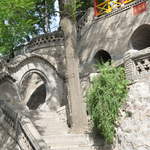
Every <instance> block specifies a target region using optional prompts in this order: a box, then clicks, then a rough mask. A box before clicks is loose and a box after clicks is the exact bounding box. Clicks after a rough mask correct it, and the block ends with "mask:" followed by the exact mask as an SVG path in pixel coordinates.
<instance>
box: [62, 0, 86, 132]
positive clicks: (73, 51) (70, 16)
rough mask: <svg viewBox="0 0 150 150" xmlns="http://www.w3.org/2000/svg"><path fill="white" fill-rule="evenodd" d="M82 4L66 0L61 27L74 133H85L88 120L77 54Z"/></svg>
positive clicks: (71, 122) (73, 0)
mask: <svg viewBox="0 0 150 150" xmlns="http://www.w3.org/2000/svg"><path fill="white" fill-rule="evenodd" d="M80 6H81V3H78V1H77V0H66V1H65V4H64V10H63V11H64V12H65V15H64V16H63V18H62V19H61V27H62V30H63V31H64V35H65V54H66V70H67V88H68V106H69V112H70V124H71V129H72V132H73V133H83V132H85V131H86V130H87V126H88V121H87V115H86V108H85V104H84V102H83V96H82V92H81V87H80V79H79V58H78V55H77V32H76V16H77V9H78V7H80Z"/></svg>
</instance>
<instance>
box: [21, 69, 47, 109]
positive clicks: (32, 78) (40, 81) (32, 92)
mask: <svg viewBox="0 0 150 150" xmlns="http://www.w3.org/2000/svg"><path fill="white" fill-rule="evenodd" d="M20 87H21V89H20V93H21V98H22V100H23V103H24V104H26V105H27V106H28V108H29V109H31V110H35V109H37V108H38V107H39V106H40V105H42V104H44V103H45V102H46V98H47V95H48V92H47V90H48V86H47V82H46V79H45V78H44V77H43V76H42V75H41V73H39V72H37V71H36V70H32V71H29V72H27V73H26V74H25V75H24V76H23V81H21V83H20Z"/></svg>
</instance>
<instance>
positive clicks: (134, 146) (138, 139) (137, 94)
mask: <svg viewBox="0 0 150 150" xmlns="http://www.w3.org/2000/svg"><path fill="white" fill-rule="evenodd" d="M127 56H128V57H127ZM149 56H150V49H149V48H147V49H144V50H142V51H140V52H139V51H135V50H130V51H128V52H126V54H125V57H124V58H125V59H124V60H125V68H126V73H127V78H128V80H130V82H131V85H130V86H129V92H128V98H127V102H126V104H125V105H124V108H123V109H122V110H121V111H120V114H121V116H120V121H119V122H118V127H117V128H116V131H117V141H116V142H117V143H116V149H115V150H149V149H150V140H149V139H150V134H149V133H150V77H149V69H148V68H149V59H148V58H149ZM139 70H140V71H139Z"/></svg>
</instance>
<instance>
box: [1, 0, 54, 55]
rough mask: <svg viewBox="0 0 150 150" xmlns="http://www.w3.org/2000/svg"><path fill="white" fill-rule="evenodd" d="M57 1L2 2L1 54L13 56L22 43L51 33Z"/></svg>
mask: <svg viewBox="0 0 150 150" xmlns="http://www.w3.org/2000/svg"><path fill="white" fill-rule="evenodd" d="M54 2H55V0H2V1H0V12H1V13H0V53H2V54H7V53H11V54H13V51H14V50H15V49H16V48H17V47H18V46H19V45H21V44H22V43H25V42H27V41H30V38H31V37H33V36H36V35H38V34H40V33H46V32H49V31H50V29H49V28H50V23H51V22H50V18H51V16H52V15H54V13H55V12H54Z"/></svg>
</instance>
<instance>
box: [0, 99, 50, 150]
mask: <svg viewBox="0 0 150 150" xmlns="http://www.w3.org/2000/svg"><path fill="white" fill-rule="evenodd" d="M0 109H1V110H2V112H3V114H4V120H5V122H6V123H7V124H8V125H9V126H10V127H11V128H12V129H13V130H15V135H13V136H14V139H15V141H16V143H18V145H19V146H20V147H21V149H23V150H27V149H30V150H48V147H47V145H46V143H45V142H44V141H43V140H42V138H41V136H40V135H39V133H38V131H37V130H36V128H35V127H34V125H33V124H32V122H31V121H30V119H29V118H27V117H26V116H24V115H23V114H21V113H19V112H16V111H15V110H14V108H13V107H12V106H10V104H8V103H6V102H5V101H3V100H0Z"/></svg>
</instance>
